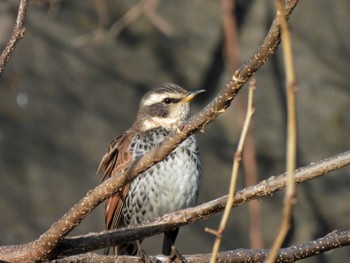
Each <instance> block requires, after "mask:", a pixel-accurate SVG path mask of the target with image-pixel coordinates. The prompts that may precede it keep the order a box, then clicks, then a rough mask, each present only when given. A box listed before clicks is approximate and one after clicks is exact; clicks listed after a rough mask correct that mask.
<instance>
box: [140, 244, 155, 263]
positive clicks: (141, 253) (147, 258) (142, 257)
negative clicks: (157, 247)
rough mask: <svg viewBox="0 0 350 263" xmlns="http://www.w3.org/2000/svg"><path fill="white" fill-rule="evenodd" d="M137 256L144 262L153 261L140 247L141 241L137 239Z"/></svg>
mask: <svg viewBox="0 0 350 263" xmlns="http://www.w3.org/2000/svg"><path fill="white" fill-rule="evenodd" d="M137 256H138V257H140V258H141V261H142V262H144V263H152V262H154V261H153V260H152V259H151V258H150V256H149V255H148V254H147V253H146V252H145V251H144V250H143V249H142V247H141V243H140V242H139V241H137Z"/></svg>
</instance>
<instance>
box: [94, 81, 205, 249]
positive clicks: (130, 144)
mask: <svg viewBox="0 0 350 263" xmlns="http://www.w3.org/2000/svg"><path fill="white" fill-rule="evenodd" d="M202 92H204V90H199V91H195V92H188V91H186V90H184V89H183V88H181V87H179V86H177V85H175V84H171V83H167V84H164V85H161V86H157V87H155V88H153V89H152V90H151V91H149V92H147V93H146V94H145V95H144V96H143V98H142V100H141V102H140V106H139V111H138V113H137V116H136V121H135V123H134V124H133V125H132V127H131V128H130V129H128V130H127V131H125V132H124V133H123V134H122V135H121V136H119V137H117V138H116V139H115V140H114V141H113V142H112V143H111V145H110V146H109V148H108V150H107V152H106V154H105V155H104V156H103V158H102V160H101V163H100V168H101V167H103V168H104V173H103V178H102V181H104V180H106V179H108V178H110V177H111V176H113V175H115V174H116V172H118V171H122V170H125V169H126V168H127V167H128V165H130V164H131V163H132V162H133V161H135V160H136V159H138V158H140V157H141V156H143V155H144V154H145V153H147V152H148V151H150V150H151V149H153V148H155V147H157V146H158V145H160V143H161V142H162V141H163V140H164V139H165V138H167V137H168V136H169V135H170V134H171V133H172V132H174V131H176V129H178V127H179V126H180V125H181V124H182V123H184V121H185V120H186V119H187V118H188V114H189V109H190V107H189V102H190V101H191V100H192V99H194V98H195V97H196V96H197V95H198V94H200V93H202ZM200 177H201V163H200V160H199V152H198V147H197V143H196V140H195V137H194V136H193V135H192V136H190V137H188V138H187V139H186V140H185V141H183V142H182V143H181V144H180V145H179V146H178V147H177V148H176V149H175V150H173V151H172V152H171V153H170V154H169V155H168V156H167V157H166V158H165V159H164V160H163V161H161V162H159V163H157V164H156V165H154V166H153V167H151V168H149V169H148V170H146V171H144V172H143V173H142V174H140V175H139V176H137V177H136V178H135V179H134V180H133V181H132V182H131V183H129V184H127V185H125V186H124V187H123V188H122V189H119V190H118V192H116V194H114V195H113V196H111V197H110V198H109V199H107V200H106V203H105V212H104V216H105V229H107V230H109V229H114V228H118V227H122V226H130V225H138V224H141V223H143V222H146V221H149V220H152V219H154V218H156V217H159V216H162V215H164V214H166V213H170V212H174V211H177V210H180V209H183V208H186V207H191V206H194V205H195V203H196V200H197V195H198V188H199V184H200ZM178 230H179V229H178V228H177V229H174V230H172V231H169V232H166V233H164V240H163V249H162V253H163V254H164V255H170V252H171V246H172V245H173V244H174V242H175V239H176V236H177V233H178ZM141 241H142V240H140V242H141ZM138 249H139V246H138V244H137V243H136V242H129V243H126V244H122V245H120V246H118V248H117V252H118V254H119V255H136V254H137V252H139V251H138Z"/></svg>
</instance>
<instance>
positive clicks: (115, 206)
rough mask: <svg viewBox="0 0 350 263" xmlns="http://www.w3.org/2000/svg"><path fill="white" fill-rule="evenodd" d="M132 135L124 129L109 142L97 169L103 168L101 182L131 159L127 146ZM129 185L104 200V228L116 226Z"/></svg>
mask: <svg viewBox="0 0 350 263" xmlns="http://www.w3.org/2000/svg"><path fill="white" fill-rule="evenodd" d="M133 137H134V132H132V131H126V132H125V133H124V134H123V135H121V136H119V137H118V138H116V139H115V140H114V141H113V142H112V143H111V144H110V146H109V148H108V150H107V152H106V154H105V155H104V156H103V158H102V160H101V162H100V165H99V168H98V170H97V171H99V170H100V169H101V168H102V167H103V169H104V172H103V177H102V182H103V181H105V180H107V179H108V178H110V177H112V176H114V175H116V174H117V172H119V171H122V170H125V169H126V168H127V167H128V165H129V163H130V161H131V153H130V152H129V146H130V143H131V140H132V139H133ZM129 187H130V183H129V184H127V185H125V186H124V187H122V188H121V189H119V190H118V192H116V193H115V194H114V195H112V196H111V197H109V198H108V199H107V200H106V201H105V211H104V216H105V229H106V230H108V229H114V228H116V227H117V226H118V224H119V222H120V219H121V212H122V209H123V205H124V199H125V197H126V195H127V193H128V190H129Z"/></svg>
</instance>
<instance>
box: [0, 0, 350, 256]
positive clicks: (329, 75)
mask: <svg viewBox="0 0 350 263" xmlns="http://www.w3.org/2000/svg"><path fill="white" fill-rule="evenodd" d="M18 4H19V1H15V0H9V1H6V0H5V1H1V2H0V47H1V50H3V48H4V47H5V45H6V42H7V40H8V38H9V36H10V34H11V32H12V30H13V26H14V23H15V19H16V15H17V10H18ZM349 12H350V2H349V1H347V0H338V1H327V0H309V1H300V3H299V4H298V6H297V7H296V9H295V11H294V13H293V14H292V16H291V19H290V24H291V30H292V38H293V51H294V62H295V70H296V77H297V100H298V102H297V106H298V113H299V115H298V122H299V127H298V129H299V138H298V139H299V141H298V166H303V165H307V164H309V163H310V162H316V161H318V160H321V159H324V158H326V157H330V156H332V155H335V154H338V153H341V152H343V151H346V150H349V146H350V136H349V131H350V117H349V113H350V89H349V82H350V74H349V73H350V66H349V59H350V34H349ZM273 15H274V1H271V0H259V1H249V0H244V1H243V0H242V1H240V0H237V1H231V0H228V1H227V0H226V1H225V0H222V1H211V0H201V1H199V0H193V1H187V0H178V1H171V0H163V1H158V0H144V1H125V0H120V1H116V0H114V1H113V0H96V1H92V0H90V1H67V0H33V1H31V5H30V6H29V9H28V16H27V20H26V28H27V31H26V34H25V36H24V38H23V39H22V40H21V41H20V42H19V44H18V46H17V48H16V50H15V52H14V54H13V56H12V57H11V59H10V61H9V63H8V64H7V66H6V68H5V71H4V74H3V76H2V78H1V79H0V215H1V216H0V231H1V233H2V234H1V237H0V244H1V245H4V244H17V243H23V242H28V241H31V240H33V239H35V238H37V237H38V236H39V235H40V234H41V233H43V232H44V231H45V230H47V229H48V227H50V226H51V224H52V223H53V222H55V221H56V220H57V219H58V218H59V217H61V216H62V215H63V214H64V213H65V212H66V211H67V210H68V209H69V208H70V207H71V206H72V205H73V204H75V203H76V202H77V201H78V200H79V199H80V198H81V197H83V196H84V195H85V193H86V192H87V191H88V190H90V189H92V188H93V187H95V186H96V185H97V184H99V182H100V176H99V175H96V174H95V173H96V168H97V167H98V164H99V161H100V159H101V157H102V155H103V154H104V152H105V150H106V148H107V146H108V144H109V143H110V141H111V140H112V139H114V138H115V137H116V136H117V135H119V134H120V133H122V132H123V131H124V130H126V129H127V128H129V127H130V126H131V124H132V123H133V121H134V118H135V115H136V112H137V109H138V103H139V100H140V98H141V97H142V95H143V94H144V93H145V92H147V91H148V90H149V89H151V88H152V87H153V86H155V85H157V84H160V83H164V82H173V83H177V84H179V85H181V86H182V87H184V88H186V89H188V90H194V89H206V90H207V92H206V93H205V94H203V95H201V96H199V97H198V99H196V100H195V102H194V103H193V104H192V113H195V112H197V111H198V110H199V109H200V108H201V107H203V106H205V105H206V104H207V103H208V102H209V101H210V99H212V98H213V97H214V96H215V94H216V93H217V92H218V90H219V89H221V88H223V87H224V85H225V84H226V82H227V81H228V79H229V78H230V77H231V74H232V72H233V71H234V69H236V67H237V65H240V63H241V62H242V61H244V60H246V59H247V58H248V57H249V56H250V55H252V54H253V52H254V51H255V50H256V49H257V48H258V47H259V45H260V44H261V41H262V39H263V37H264V36H265V34H266V32H267V30H268V28H269V26H270V23H271V21H272V20H273ZM281 54H282V53H281V48H279V50H278V52H277V53H276V55H275V56H273V57H272V58H271V59H270V60H269V61H268V62H267V63H266V65H264V66H263V68H262V69H261V70H260V71H259V72H258V73H257V74H256V75H255V76H256V79H257V90H256V93H255V107H256V114H255V117H254V120H253V127H252V134H251V135H252V137H251V138H253V140H252V141H251V144H250V145H251V147H249V149H250V151H249V156H248V158H247V159H246V160H249V161H248V162H246V164H245V165H246V166H245V169H242V171H241V173H240V178H239V189H242V188H243V187H244V186H245V184H246V183H247V181H251V182H254V180H256V179H254V177H253V179H247V176H246V175H245V174H246V173H247V171H248V170H250V173H253V174H254V173H255V172H254V169H255V161H254V160H256V164H257V166H256V168H257V170H258V172H257V173H256V174H257V180H262V179H266V178H268V177H270V176H272V175H278V174H280V173H282V172H284V170H285V151H286V150H285V148H286V147H285V144H286V143H285V139H286V135H285V133H286V118H285V116H286V109H285V108H286V105H285V98H284V72H283V57H282V55H281ZM246 91H247V88H246V87H245V88H244V89H243V90H242V91H241V92H240V93H239V95H238V97H237V99H235V100H234V102H233V105H232V107H230V108H229V110H228V111H227V112H225V113H224V114H222V115H221V116H220V117H219V118H218V119H217V120H216V121H215V122H214V123H212V124H210V125H208V126H207V127H206V128H205V132H204V133H203V134H198V135H197V138H198V141H199V146H200V150H201V156H202V162H203V180H202V186H201V192H200V194H199V201H198V202H199V203H203V202H206V201H209V200H212V199H215V198H218V197H220V196H222V195H224V194H226V193H227V192H228V184H229V180H230V176H231V168H232V158H233V154H234V152H235V149H236V146H237V142H238V137H239V134H240V122H241V119H242V116H244V108H245V106H244V105H245V103H246V102H245V101H246ZM254 140H255V143H254ZM251 170H253V171H251ZM245 171H246V173H245ZM349 174H350V169H349V168H346V169H343V170H340V171H337V172H334V173H333V174H332V175H327V176H324V177H322V178H319V179H317V180H314V181H311V182H308V183H304V184H302V185H298V187H297V191H298V202H297V204H296V206H295V212H294V218H293V219H294V220H293V228H292V230H291V232H290V234H289V236H288V239H287V241H286V243H285V245H293V244H298V243H301V242H306V241H309V240H312V239H315V238H318V237H320V236H322V235H325V234H326V233H328V232H330V231H332V230H335V229H339V230H346V229H349V228H350V222H349V218H350V206H349V202H348V200H350V191H349V185H350V177H349ZM249 178H250V177H249ZM282 199H283V194H282V193H279V194H274V195H273V196H271V197H267V198H263V199H262V200H260V201H257V202H256V203H255V204H254V205H253V206H250V207H249V206H248V205H247V204H246V205H243V206H242V207H238V208H236V209H234V210H233V211H232V215H231V217H230V222H229V226H228V229H227V230H226V232H225V234H224V239H223V243H222V246H221V249H222V250H231V249H237V248H250V247H264V248H268V247H270V246H271V244H272V242H273V240H274V237H275V234H276V231H277V228H278V226H279V222H280V214H281V210H282ZM259 209H260V210H259ZM259 211H260V212H259ZM102 213H103V212H102V206H100V207H99V208H98V209H96V210H95V211H94V212H93V213H92V214H91V215H89V216H88V217H87V218H86V219H85V220H84V222H83V223H82V224H81V225H80V226H79V227H78V228H76V229H75V230H74V231H73V233H71V235H77V234H84V233H88V232H93V231H100V230H103V228H104V223H103V215H102ZM250 213H253V219H254V220H251V219H250V217H251V216H250ZM220 218H221V215H216V216H213V217H211V218H210V219H208V220H206V221H200V222H195V223H194V224H191V225H189V226H186V227H183V228H182V229H181V231H180V234H179V237H178V240H177V243H176V244H177V248H178V249H179V251H180V252H181V253H183V254H188V253H191V254H193V253H208V252H210V251H211V248H212V244H213V240H214V237H213V236H212V235H210V234H208V233H205V232H204V227H211V228H217V226H218V224H219V220H220ZM259 219H261V221H260V222H259ZM252 224H253V225H254V226H255V227H257V228H256V230H254V231H253V232H254V234H253V235H251V234H250V229H251V227H252ZM250 236H252V238H250ZM251 239H252V240H251ZM144 248H145V250H146V251H147V252H149V253H150V254H157V253H160V251H161V245H160V240H159V238H157V237H156V238H151V239H147V240H146V241H145V242H144ZM349 256H350V248H349V247H345V248H342V249H337V250H335V251H333V252H332V253H330V254H323V255H320V256H317V257H314V258H311V259H307V260H305V262H342V261H343V260H342V259H344V258H346V257H349Z"/></svg>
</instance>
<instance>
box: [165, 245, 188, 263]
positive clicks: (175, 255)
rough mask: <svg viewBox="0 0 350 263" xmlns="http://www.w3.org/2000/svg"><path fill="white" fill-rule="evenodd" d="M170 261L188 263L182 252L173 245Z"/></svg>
mask: <svg viewBox="0 0 350 263" xmlns="http://www.w3.org/2000/svg"><path fill="white" fill-rule="evenodd" d="M169 259H170V261H171V262H185V263H186V262H187V260H186V258H185V257H184V256H183V255H181V254H180V252H179V251H178V250H177V249H176V247H175V246H174V245H173V246H171V253H170V255H169Z"/></svg>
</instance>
